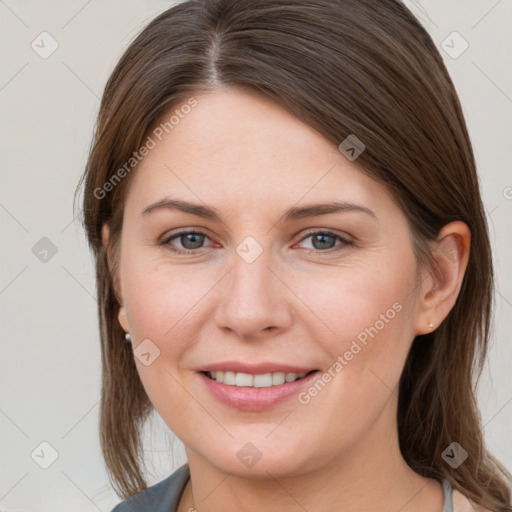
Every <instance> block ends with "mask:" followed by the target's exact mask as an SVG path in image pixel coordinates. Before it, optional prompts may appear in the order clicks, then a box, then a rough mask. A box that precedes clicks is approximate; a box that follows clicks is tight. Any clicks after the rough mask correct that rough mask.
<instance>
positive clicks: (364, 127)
mask: <svg viewBox="0 0 512 512" xmlns="http://www.w3.org/2000/svg"><path fill="white" fill-rule="evenodd" d="M221 86H228V87H239V88H245V89H247V90H252V91H257V92H259V93H261V94H263V95H266V96H267V97H269V98H271V99H272V100H274V101H276V102H277V103H279V104H280V105H282V106H284V107H285V108H286V109H288V111H289V112H291V113H292V114H293V115H295V116H296V117H297V118H299V119H300V120H302V121H303V122H305V123H307V124H308V125H310V126H311V127H313V128H314V129H316V130H317V131H318V132H319V133H321V134H322V135H324V136H325V137H326V138H327V139H328V140H330V141H332V142H333V143H334V144H336V145H338V144H340V142H341V141H342V140H344V139H345V138H346V137H347V136H348V135H349V134H356V135H357V137H358V138H359V139H360V140H361V141H363V142H364V144H365V146H366V150H365V151H364V152H363V153H362V154H361V155H360V156H359V158H358V160H357V162H356V163H357V165H358V167H359V169H360V170H361V172H364V173H365V174H367V175H368V176H370V177H372V178H373V179H375V180H377V181H379V182H380V183H383V184H385V185H386V186H387V187H388V189H389V191H390V192H391V193H392V194H393V197H394V198H395V199H396V201H397V203H398V204H399V205H400V207H401V208H402V210H403V213H404V215H405V216H406V217H407V219H408V222H409V226H410V229H411V233H412V235H413V240H414V250H415V254H416V256H417V258H418V261H420V262H424V261H427V260H428V261H431V252H430V249H431V247H432V244H433V243H434V242H435V240H436V237H437V234H438V233H439V231H440V229H441V228H442V227H443V226H444V225H445V224H447V223H449V222H451V221H454V220H461V221H463V222H465V223H466V224H467V225H468V226H469V228H470V230H471V250H470V255H469V262H468V266H467V269H466V273H465V276H464V280H463V283H462V287H461V290H460V293H459V296H458V298H457V301H456V303H455V305H454V307H453V308H452V310H451V311H450V313H449V314H448V316H447V317H446V318H445V320H444V321H443V322H442V324H441V325H440V326H439V327H438V328H437V329H436V330H435V331H433V332H432V333H430V334H427V335H421V336H417V337H416V338H415V339H414V341H413V343H412V347H411V350H410V352H409V354H408V358H407V361H406V363H405V367H404V370H403V374H402V376H401V380H400V389H399V401H398V434H399V442H400V449H401V451H402V454H403V457H404V458H405V460H406V461H407V462H408V464H409V465H410V466H411V467H412V468H414V470H415V471H417V472H418V473H419V474H421V475H423V476H426V477H431V478H435V479H437V480H441V479H443V478H446V479H448V480H449V481H450V482H451V484H452V486H453V487H454V488H456V489H458V490H460V491H461V492H463V493H465V494H466V495H467V496H468V497H469V498H471V499H472V500H473V501H474V502H475V503H477V504H481V505H484V506H485V507H487V508H489V509H490V510H492V511H496V512H497V511H500V512H502V511H510V510H512V507H510V506H509V505H510V487H509V483H510V479H511V475H510V474H509V473H508V472H507V470H506V469H505V468H504V467H503V466H502V465H501V464H500V463H499V462H498V461H497V460H496V459H495V458H493V457H492V455H490V454H489V453H488V452H487V450H486V448H485V445H484V436H483V432H482V425H481V418H480V415H479V411H478V408H477V399H476V395H475V389H476V385H477V382H478V379H479V377H480V374H481V371H482V365H483V363H484V361H485V357H486V353H487V348H488V340H489V336H490V327H491V323H492V308H493V267H492V257H491V247H490V243H489V236H488V228H487V223H486V215H485V212H484V208H483V205H482V200H481V196H480V191H479V183H478V177H477V174H476V166H475V161H474V156H473V150H472V146H471V142H470V139H469V136H468V132H467V128H466V124H465V120H464V117H463V113H462V110H461V106H460V104H459V100H458V97H457V93H456V91H455V88H454V86H453V83H452V81H451V79H450V77H449V74H448V72H447V70H446V67H445V65H444V63H443V60H442V58H441V56H440V54H439V51H438V50H437V48H436V46H435V45H434V43H433V41H432V39H431V38H430V36H429V35H428V33H427V32H426V31H425V29H424V28H423V27H422V26H421V25H420V23H419V22H418V21H417V20H416V18H415V17H414V16H413V15H412V14H411V13H410V12H409V11H408V9H407V8H406V7H404V5H402V4H401V3H400V2H399V1H398V0H378V1H376V0H308V1H307V2H306V1H304V2H303V1H291V0H188V1H185V2H182V3H179V4H177V5H175V6H173V7H172V8H171V9H169V10H167V11H165V12H164V13H163V14H161V15H159V16H158V17H157V18H155V19H154V20H153V21H152V22H151V23H149V25H148V26H147V27H146V28H145V29H144V30H143V31H142V32H141V33H140V34H139V35H138V36H137V37H136V39H135V40H134V41H133V43H132V44H131V45H130V46H129V48H128V49H127V50H126V52H125V53H124V55H123V56H122V58H121V59H120V61H119V63H118V64H117V66H116V67H115V69H114V71H113V73H112V75H111V77H110V79H109V80H108V83H107V85H106V88H105V91H104V94H103V98H102V101H101V107H100V111H99V115H98V121H97V126H96V132H95V137H94V140H93V144H92V147H91V151H90V155H89V159H88V162H87V167H86V170H85V173H84V176H83V177H82V179H81V181H80V184H79V185H84V196H83V205H82V215H83V223H84V227H85V230H86V233H87V237H88V241H89V244H90V247H91V248H92V250H93V252H94V256H95V264H96V280H97V294H98V312H99V323H100V334H101V356H102V390H101V413H100V414H101V417H100V439H101V447H102V451H103V455H104V458H105V462H106V466H107V469H108V471H109V475H110V478H111V481H112V483H113V485H114V487H115V488H116V491H117V492H118V494H119V495H120V496H122V497H123V498H126V497H129V496H131V495H133V494H135V493H137V492H139V491H141V490H142V489H144V488H145V487H147V484H146V481H145V479H144V476H143V472H142V470H141V465H142V463H143V448H142V441H141V430H142V427H143V426H144V423H145V421H146V420H147V418H148V416H149V414H150V412H151V411H152V410H153V407H152V404H151V402H150V401H149V398H148V396H147V394H146V392H145V390H144V388H143V386H142V383H141V380H140V378H139V376H138V373H137V369H136V366H135V362H134V357H133V353H132V349H131V346H130V345H127V344H126V343H125V341H124V332H123V330H122V328H121V326H120V324H119V322H118V318H117V315H118V311H119V302H118V299H117V297H116V294H115V290H114V286H113V279H112V277H113V275H114V274H115V271H116V268H115V262H116V260H117V250H118V246H119V238H120V235H121V228H122V222H123V208H124V198H125V197H126V191H127V187H128V185H129V183H130V182H131V176H133V174H134V173H135V172H136V168H134V170H133V171H131V172H130V173H127V175H126V177H124V178H123V179H122V180H120V181H119V183H117V182H116V183H115V186H112V187H109V191H108V193H105V192H102V195H101V196H100V194H99V193H98V190H103V191H105V190H106V187H105V184H106V183H107V182H109V180H110V183H113V182H112V179H113V177H114V175H115V174H116V173H118V171H119V169H120V168H122V167H123V166H124V165H125V164H126V162H128V161H129V159H130V158H131V157H133V153H134V152H135V151H137V150H138V148H140V147H141V146H142V145H143V144H144V141H145V139H146V137H147V135H148V133H149V130H150V129H151V128H152V127H153V126H154V125H155V122H157V121H158V119H160V118H161V116H162V115H163V114H164V113H165V112H168V111H169V108H170V107H171V106H175V105H179V104H180V103H181V102H184V101H186V99H187V98H189V97H190V96H192V95H193V94H194V92H196V91H202V90H214V89H215V88H218V87H221ZM118 176H119V174H118ZM77 191H78V189H77ZM104 224H108V225H109V226H110V233H111V249H112V251H113V255H114V258H113V260H114V261H113V266H112V267H109V260H108V258H107V252H106V248H105V247H104V246H103V245H102V236H101V235H102V226H103V225H104ZM452 441H457V442H458V443H459V444H460V445H461V446H462V447H463V448H464V449H465V450H466V451H467V452H468V454H469V457H468V458H467V459H466V461H465V462H464V463H463V464H462V465H460V466H459V467H458V468H457V469H452V468H451V467H450V466H449V465H448V464H447V463H446V462H445V461H444V460H443V458H442V452H443V451H444V450H445V448H446V447H447V446H448V445H450V443H452Z"/></svg>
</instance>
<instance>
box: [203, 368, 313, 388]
mask: <svg viewBox="0 0 512 512" xmlns="http://www.w3.org/2000/svg"><path fill="white" fill-rule="evenodd" d="M316 371H318V370H311V371H310V372H304V373H285V372H274V373H263V374H257V375H253V374H250V373H240V372H223V371H205V372H201V373H203V374H204V375H206V376H207V377H208V378H210V379H212V380H214V381H216V382H219V383H221V384H225V385H227V386H236V387H248V388H269V387H273V386H281V385H283V384H287V383H290V382H295V381H297V380H301V379H303V378H304V377H306V376H308V375H310V374H311V373H314V372H316Z"/></svg>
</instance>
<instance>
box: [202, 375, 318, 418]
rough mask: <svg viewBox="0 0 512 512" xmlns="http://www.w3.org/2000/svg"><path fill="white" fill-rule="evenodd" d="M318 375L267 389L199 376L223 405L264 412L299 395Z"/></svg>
mask: <svg viewBox="0 0 512 512" xmlns="http://www.w3.org/2000/svg"><path fill="white" fill-rule="evenodd" d="M317 373H318V370H317V371H315V372H312V373H310V374H309V375H307V376H306V377H304V378H302V379H299V380H296V381H294V382H285V383H284V384H280V385H278V386H269V387H266V388H254V387H253V388H251V387H240V386H229V385H227V384H223V383H222V382H217V381H216V380H213V379H210V377H207V376H206V375H205V374H204V373H199V374H198V375H199V377H200V378H201V379H202V380H203V382H204V383H205V384H206V386H207V388H208V389H209V390H210V392H211V393H212V395H213V396H215V398H217V400H219V401H220V402H222V403H223V404H226V405H229V406H230V407H234V408H236V409H240V410H242V411H263V410H265V409H269V408H271V407H273V406H275V405H277V404H279V403H281V402H283V401H284V400H286V399H287V398H290V397H291V396H293V395H297V394H298V393H299V391H300V390H301V389H302V388H303V387H305V386H307V385H309V383H310V382H311V381H312V380H313V379H314V378H315V377H316V376H317Z"/></svg>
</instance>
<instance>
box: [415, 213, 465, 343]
mask: <svg viewBox="0 0 512 512" xmlns="http://www.w3.org/2000/svg"><path fill="white" fill-rule="evenodd" d="M470 244H471V232H470V230H469V228H468V226H467V224H465V223H464V222H462V221H454V222H451V223H450V224H447V225H446V226H444V227H443V229H442V230H441V231H440V232H439V236H438V238H437V244H436V246H435V248H434V250H433V256H434V259H435V262H436V265H435V267H434V268H433V269H430V272H429V273H427V276H426V277H423V281H422V283H421V285H420V294H419V296H418V306H417V314H416V323H415V332H416V334H427V333H429V332H432V331H433V330H435V329H436V328H437V327H438V326H439V324H441V322H442V321H443V320H444V319H445V318H446V317H447V316H448V313H449V312H450V310H451V309H452V308H453V306H454V305H455V302H456V300H457V297H458V296H459V291H460V288H461V286H462V281H463V279H464V273H465V272H466V267H467V264H468V260H469V251H470ZM429 324H431V325H429Z"/></svg>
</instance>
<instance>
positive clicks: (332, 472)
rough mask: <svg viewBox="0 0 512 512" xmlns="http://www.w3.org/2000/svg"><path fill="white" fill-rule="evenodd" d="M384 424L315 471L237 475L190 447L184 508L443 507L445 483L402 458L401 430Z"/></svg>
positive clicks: (405, 510) (210, 511)
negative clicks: (411, 465)
mask: <svg viewBox="0 0 512 512" xmlns="http://www.w3.org/2000/svg"><path fill="white" fill-rule="evenodd" d="M391 418H393V416H391ZM391 418H389V419H391ZM381 419H382V418H380V419H379V421H380V420H381ZM381 427H382V425H380V426H378V425H377V424H375V425H374V428H372V431H370V432H368V433H367V435H366V436H365V437H364V439H361V440H359V441H358V442H357V443H355V444H354V445H353V446H351V447H350V448H349V449H346V450H343V451H340V452H338V453H336V455H335V456H334V457H332V458H331V459H330V460H329V461H328V462H326V463H325V464H320V465H318V466H317V467H313V466H314V464H313V463H312V464H311V468H312V469H308V467H303V468H302V469H303V471H300V472H298V471H297V470H296V469H295V470H294V473H293V476H290V474H284V475H283V474H279V473H278V472H277V470H276V471H275V472H274V474H272V470H270V471H264V472H263V473H262V474H261V475H258V478H248V477H247V476H245V475H243V474H242V475H237V474H236V468H235V469H234V470H232V471H231V470H228V471H222V470H220V469H219V468H218V467H216V466H214V465H212V464H211V463H210V462H209V461H207V460H206V459H205V458H203V457H201V456H200V455H199V454H197V453H196V452H194V451H192V450H190V449H189V448H187V449H186V452H187V457H188V463H189V467H190V474H191V481H189V483H188V484H187V488H186V490H185V492H184V493H183V495H182V499H181V502H180V506H179V508H178V511H179V512H186V511H189V510H190V509H192V510H194V509H195V510H196V511H197V512H221V511H222V512H235V511H237V512H238V511H239V510H244V511H247V512H253V511H254V512H256V511H261V510H265V511H266V512H278V511H282V510H290V511H294V510H297V511H303V510H307V511H308V512H320V511H322V512H331V511H332V512H339V511H340V510H343V511H355V510H366V511H373V510H375V511H381V510H400V511H401V512H412V511H414V512H438V511H440V510H441V509H442V507H443V491H442V486H441V484H440V483H439V482H437V481H435V480H432V479H429V478H424V477H422V476H420V475H419V474H417V473H416V472H414V471H413V470H412V469H411V468H410V467H409V466H408V465H407V463H406V462H405V460H404V459H403V457H402V456H401V453H400V449H399V444H398V437H397V434H396V431H397V429H396V428H395V429H394V430H393V432H394V435H391V436H390V435H389V430H385V433H386V435H384V436H383V435H382V432H383V429H382V428H381ZM379 433H380V434H379ZM332 451H334V450H332ZM317 463H318V461H317ZM255 467H256V466H255Z"/></svg>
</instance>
